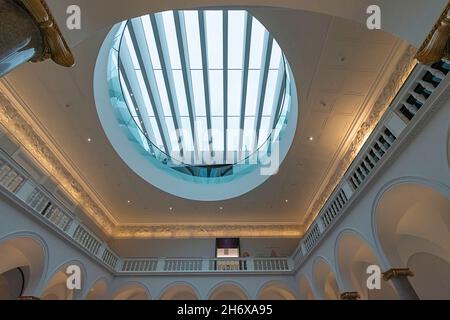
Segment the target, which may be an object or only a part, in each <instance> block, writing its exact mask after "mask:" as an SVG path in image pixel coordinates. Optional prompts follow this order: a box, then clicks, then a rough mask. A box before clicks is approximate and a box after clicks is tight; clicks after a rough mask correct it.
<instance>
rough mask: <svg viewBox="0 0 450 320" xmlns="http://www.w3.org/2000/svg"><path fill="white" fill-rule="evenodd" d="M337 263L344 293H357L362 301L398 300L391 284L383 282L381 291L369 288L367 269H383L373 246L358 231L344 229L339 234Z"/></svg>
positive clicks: (336, 252)
mask: <svg viewBox="0 0 450 320" xmlns="http://www.w3.org/2000/svg"><path fill="white" fill-rule="evenodd" d="M335 261H336V272H337V274H338V276H339V277H340V279H341V282H342V283H343V285H344V286H345V288H343V289H344V291H356V292H358V293H359V294H360V296H361V298H362V299H397V295H396V293H395V291H394V289H393V288H392V286H391V283H390V282H382V283H381V289H380V290H379V289H372V290H369V288H368V287H367V279H368V277H369V274H367V267H369V266H371V265H374V266H378V267H379V268H380V269H382V268H383V267H382V266H381V265H380V262H379V258H378V256H377V254H376V253H375V251H374V250H373V248H372V246H371V245H370V244H369V242H368V241H367V239H365V237H364V236H363V235H362V234H361V233H359V232H358V231H356V230H353V229H344V230H343V231H341V232H340V233H339V235H338V237H337V238H336V243H335Z"/></svg>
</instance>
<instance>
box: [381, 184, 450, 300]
mask: <svg viewBox="0 0 450 320" xmlns="http://www.w3.org/2000/svg"><path fill="white" fill-rule="evenodd" d="M375 214H376V216H375V222H376V225H375V227H376V230H377V235H378V239H379V242H380V244H381V247H382V249H383V251H384V253H385V255H386V258H387V259H388V261H389V263H390V265H391V266H392V267H400V268H404V267H408V268H410V269H411V270H412V271H413V272H414V274H415V276H414V277H410V278H409V280H410V282H411V284H412V286H413V288H414V290H415V291H416V293H417V294H418V296H419V297H420V298H421V299H450V290H449V285H448V279H449V275H450V199H449V197H448V196H445V195H444V194H442V193H441V192H439V191H437V190H435V189H433V188H431V187H428V186H425V185H422V184H419V183H402V184H398V185H395V186H393V187H391V188H390V189H389V190H388V191H386V192H385V193H384V194H383V195H382V197H381V199H380V201H379V203H378V206H377V208H376V212H375Z"/></svg>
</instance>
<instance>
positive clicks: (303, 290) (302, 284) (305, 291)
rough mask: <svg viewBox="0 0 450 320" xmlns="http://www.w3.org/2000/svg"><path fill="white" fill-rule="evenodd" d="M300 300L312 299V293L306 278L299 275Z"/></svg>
mask: <svg viewBox="0 0 450 320" xmlns="http://www.w3.org/2000/svg"><path fill="white" fill-rule="evenodd" d="M299 288H300V300H314V293H313V291H312V289H311V285H310V284H309V281H308V279H306V277H305V276H302V277H300V280H299Z"/></svg>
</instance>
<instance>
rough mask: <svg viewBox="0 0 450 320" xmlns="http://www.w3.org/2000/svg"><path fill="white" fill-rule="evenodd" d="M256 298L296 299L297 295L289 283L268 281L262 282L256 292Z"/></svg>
mask: <svg viewBox="0 0 450 320" xmlns="http://www.w3.org/2000/svg"><path fill="white" fill-rule="evenodd" d="M256 299H258V300H297V295H296V293H295V291H294V289H293V288H291V286H290V285H288V284H286V283H284V282H282V281H275V280H274V281H269V282H267V283H265V284H263V285H262V286H261V287H260V288H259V290H258V293H257V294H256Z"/></svg>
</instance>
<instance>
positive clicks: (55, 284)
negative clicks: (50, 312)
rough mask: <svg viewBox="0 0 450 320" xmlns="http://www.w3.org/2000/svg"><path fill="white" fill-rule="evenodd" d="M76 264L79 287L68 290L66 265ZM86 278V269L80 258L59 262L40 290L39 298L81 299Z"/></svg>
mask: <svg viewBox="0 0 450 320" xmlns="http://www.w3.org/2000/svg"><path fill="white" fill-rule="evenodd" d="M71 265H76V266H78V267H79V268H80V270H81V289H80V290H77V289H75V290H69V289H68V288H67V278H68V276H69V275H68V274H67V273H66V270H67V267H69V266H71ZM86 279H87V270H86V267H85V265H84V263H83V262H82V261H81V260H76V259H75V260H70V261H66V262H64V263H62V264H60V265H59V266H58V267H57V268H56V269H55V271H54V272H53V274H51V275H49V276H48V277H47V280H46V284H45V288H44V289H43V290H42V293H41V295H40V296H41V298H42V299H46V300H79V299H82V292H83V288H84V285H85V283H86Z"/></svg>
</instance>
